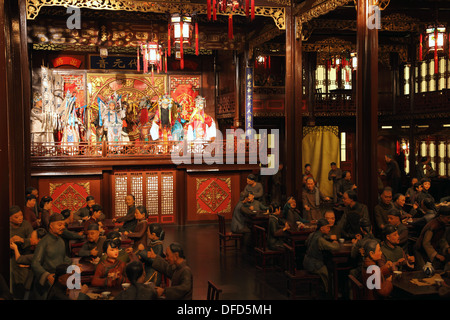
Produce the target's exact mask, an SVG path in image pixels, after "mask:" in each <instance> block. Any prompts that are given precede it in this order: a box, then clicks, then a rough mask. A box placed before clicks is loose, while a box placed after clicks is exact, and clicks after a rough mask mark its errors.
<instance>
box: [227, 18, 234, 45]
mask: <svg viewBox="0 0 450 320" xmlns="http://www.w3.org/2000/svg"><path fill="white" fill-rule="evenodd" d="M228 39H233V15H232V14H229V15H228Z"/></svg>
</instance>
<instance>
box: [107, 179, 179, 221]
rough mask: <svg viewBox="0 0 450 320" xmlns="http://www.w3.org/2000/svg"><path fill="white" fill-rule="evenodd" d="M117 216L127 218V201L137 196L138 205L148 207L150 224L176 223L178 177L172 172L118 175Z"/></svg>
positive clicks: (116, 184) (115, 209)
mask: <svg viewBox="0 0 450 320" xmlns="http://www.w3.org/2000/svg"><path fill="white" fill-rule="evenodd" d="M114 188H115V189H114V196H115V198H114V216H115V217H121V216H124V215H126V213H127V207H126V203H125V197H126V196H127V195H128V194H133V195H134V197H135V204H136V206H138V205H145V207H146V208H147V212H148V214H149V222H150V223H153V222H160V223H172V222H174V221H175V216H174V215H175V203H174V201H175V198H174V195H173V193H174V191H175V173H174V172H168V171H141V172H120V173H115V175H114Z"/></svg>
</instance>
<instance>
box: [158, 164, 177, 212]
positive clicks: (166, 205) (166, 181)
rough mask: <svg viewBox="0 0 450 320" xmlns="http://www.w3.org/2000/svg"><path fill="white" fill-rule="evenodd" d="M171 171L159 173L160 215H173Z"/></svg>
mask: <svg viewBox="0 0 450 320" xmlns="http://www.w3.org/2000/svg"><path fill="white" fill-rule="evenodd" d="M173 182H174V181H173V173H166V172H162V173H161V215H173V211H174V210H173V209H174V205H173V200H174V198H173V193H174V183H173Z"/></svg>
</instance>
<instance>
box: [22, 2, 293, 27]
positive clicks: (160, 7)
mask: <svg viewBox="0 0 450 320" xmlns="http://www.w3.org/2000/svg"><path fill="white" fill-rule="evenodd" d="M279 1H282V0H279ZM283 2H287V1H283ZM43 6H61V7H69V6H72V7H77V8H87V9H98V10H115V11H119V10H122V11H136V12H155V13H164V14H167V13H176V12H196V13H197V14H205V15H206V14H207V6H206V3H204V4H197V3H190V2H189V1H183V2H180V1H178V0H165V1H151V2H150V1H139V2H137V1H131V0H104V1H100V0H27V19H29V20H34V19H35V18H36V17H37V16H38V14H39V11H40V10H41V8H42V7H43ZM230 13H232V14H234V15H236V14H237V15H246V13H245V9H236V10H234V11H231V9H228V10H227V11H226V12H220V13H217V14H219V15H228V14H230ZM285 14H286V10H285V8H284V7H259V6H257V7H256V8H255V15H257V16H264V17H271V18H272V19H273V20H274V22H275V25H276V26H277V27H278V28H279V29H281V30H285V29H286V26H285Z"/></svg>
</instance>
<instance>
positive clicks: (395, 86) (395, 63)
mask: <svg viewBox="0 0 450 320" xmlns="http://www.w3.org/2000/svg"><path fill="white" fill-rule="evenodd" d="M390 64H391V77H392V108H393V113H394V114H397V97H398V95H399V92H400V90H399V82H400V78H399V76H400V72H399V68H400V65H399V56H398V52H391V54H390Z"/></svg>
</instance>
